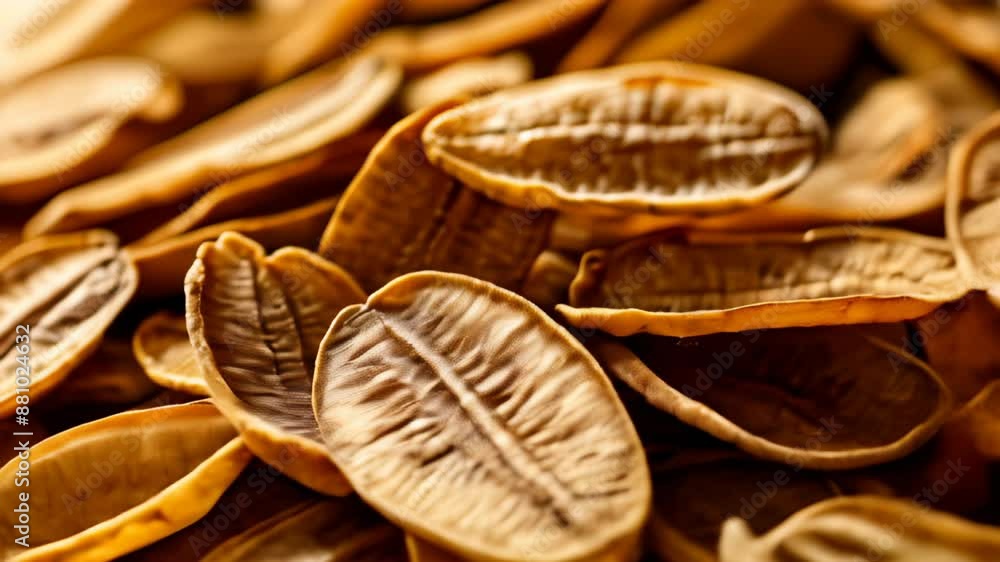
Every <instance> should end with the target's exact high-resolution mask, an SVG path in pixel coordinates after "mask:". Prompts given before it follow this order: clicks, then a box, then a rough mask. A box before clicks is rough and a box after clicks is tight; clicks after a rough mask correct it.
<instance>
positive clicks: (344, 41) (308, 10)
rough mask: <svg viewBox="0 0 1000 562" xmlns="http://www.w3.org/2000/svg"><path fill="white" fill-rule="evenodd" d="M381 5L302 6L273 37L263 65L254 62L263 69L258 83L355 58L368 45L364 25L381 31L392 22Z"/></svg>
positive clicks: (355, 1)
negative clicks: (336, 59)
mask: <svg viewBox="0 0 1000 562" xmlns="http://www.w3.org/2000/svg"><path fill="white" fill-rule="evenodd" d="M384 4H385V2H384V0H352V1H350V2H322V3H319V4H309V3H307V4H305V5H303V6H302V7H301V8H300V9H298V10H296V11H295V13H294V15H293V16H292V17H293V19H292V21H290V22H289V24H288V27H287V30H286V32H285V33H283V34H281V35H280V36H279V37H277V40H276V41H275V43H274V44H273V45H271V47H270V48H269V49H268V51H267V52H266V55H265V58H264V59H263V61H260V60H258V61H257V65H258V66H263V68H260V69H259V72H260V78H261V80H262V81H263V82H264V83H266V84H277V83H278V82H281V81H282V80H285V79H286V78H288V77H290V76H294V75H295V74H297V73H298V72H299V71H301V70H303V69H306V68H309V67H310V66H313V65H315V64H316V63H319V62H322V61H325V60H330V59H331V58H333V57H334V56H337V55H339V56H341V57H342V58H348V56H349V55H352V56H353V55H357V54H358V53H359V49H361V48H362V47H364V46H365V45H366V44H368V43H369V42H371V41H372V38H371V37H370V35H371V33H372V32H371V31H368V30H367V29H368V27H366V24H369V23H372V24H375V25H377V27H376V29H377V30H378V31H382V28H384V27H385V25H386V23H388V22H384V21H383V20H384V19H385V18H388V19H389V21H390V22H391V21H392V19H393V15H394V14H393V13H392V11H390V10H389V9H388V6H385V5H384ZM399 4H402V2H400V3H399ZM399 4H397V6H398V5H399ZM379 18H382V20H380V19H379ZM362 28H364V29H365V31H362ZM379 35H381V33H380V34H379ZM360 52H363V51H360ZM261 63H263V64H261ZM353 93H355V94H359V93H363V92H362V91H360V90H357V91H355V92H353Z"/></svg>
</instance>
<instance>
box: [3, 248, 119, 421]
mask: <svg viewBox="0 0 1000 562" xmlns="http://www.w3.org/2000/svg"><path fill="white" fill-rule="evenodd" d="M137 284H138V279H137V274H136V270H135V267H134V266H133V265H132V263H131V262H130V261H128V260H127V259H126V258H125V257H124V256H123V255H122V254H121V253H120V252H119V251H118V245H117V240H116V239H115V237H114V235H112V234H111V233H109V232H105V231H100V230H93V231H87V232H79V233H73V234H66V235H61V236H51V237H46V238H40V239H37V240H32V241H30V242H26V243H24V244H21V245H20V246H18V247H16V248H14V249H13V250H11V251H10V252H8V253H7V254H5V255H4V256H3V257H2V258H0V311H2V312H0V334H5V336H4V337H5V338H6V339H5V340H4V346H5V347H4V348H3V355H2V356H0V369H2V370H0V372H2V373H3V375H2V376H3V380H4V384H3V389H2V390H0V417H6V416H9V415H11V414H12V413H13V412H14V408H15V407H16V404H15V397H16V386H29V384H30V386H31V395H32V399H33V400H37V399H38V398H40V397H41V395H42V394H43V393H45V392H47V391H49V390H50V389H51V388H52V387H54V386H55V385H56V384H57V383H59V382H60V381H61V380H63V379H64V378H65V377H66V375H68V374H69V372H70V371H71V370H72V369H73V368H74V367H76V366H77V365H79V364H80V363H81V362H82V361H83V360H84V359H86V358H87V357H88V356H89V355H90V354H91V353H93V351H94V350H95V349H96V348H97V345H98V343H100V341H101V336H102V335H103V334H104V331H105V330H106V329H107V327H108V325H110V324H111V321H112V320H114V319H115V317H116V316H117V315H118V313H119V312H120V311H121V310H122V308H124V307H125V305H126V303H128V301H129V299H130V298H131V297H132V294H133V293H134V292H135V288H136V285H137ZM22 326H23V327H22ZM20 378H26V379H27V381H30V382H26V383H25V384H20V383H18V382H17V381H18V380H19V379H20ZM22 382H24V381H22Z"/></svg>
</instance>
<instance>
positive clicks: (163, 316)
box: [132, 312, 210, 396]
mask: <svg viewBox="0 0 1000 562" xmlns="http://www.w3.org/2000/svg"><path fill="white" fill-rule="evenodd" d="M132 349H133V353H134V354H135V358H136V360H138V361H139V364H140V365H142V368H143V369H144V370H145V372H146V374H147V375H148V376H149V378H150V379H152V380H153V381H155V382H156V384H158V385H160V386H163V387H166V388H170V389H173V390H179V391H181V392H186V393H188V394H194V395H195V396H209V395H210V393H209V391H208V384H207V383H206V382H205V377H204V376H203V375H202V374H201V366H200V365H198V358H197V357H196V356H195V353H194V347H192V346H191V339H190V338H189V337H188V332H187V323H186V321H185V320H184V317H183V316H176V315H173V314H171V313H169V312H158V313H156V314H154V315H152V316H150V317H149V318H147V319H146V320H145V321H144V322H143V323H142V324H141V325H140V326H139V329H138V330H136V332H135V337H133V338H132Z"/></svg>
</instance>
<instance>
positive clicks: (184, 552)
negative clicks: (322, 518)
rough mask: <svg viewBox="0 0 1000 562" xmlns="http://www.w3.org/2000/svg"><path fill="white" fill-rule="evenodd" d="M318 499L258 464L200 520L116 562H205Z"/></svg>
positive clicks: (245, 473) (228, 490) (265, 466)
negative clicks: (284, 514) (221, 549)
mask: <svg viewBox="0 0 1000 562" xmlns="http://www.w3.org/2000/svg"><path fill="white" fill-rule="evenodd" d="M319 499H322V497H320V496H319V495H318V494H316V492H314V491H312V490H310V489H308V488H306V487H304V486H302V485H300V484H299V483H298V482H295V481H294V480H291V479H289V478H285V477H284V476H282V475H281V473H280V472H278V471H277V470H276V469H274V468H273V467H270V466H268V465H266V464H264V463H263V462H261V461H260V459H254V460H252V461H250V464H248V465H247V467H246V468H244V469H243V472H241V473H240V475H239V476H238V477H237V478H236V480H234V481H233V483H232V484H230V485H229V488H227V489H226V491H225V492H224V493H223V494H222V495H221V496H219V499H218V500H217V501H216V502H215V506H214V507H212V509H211V510H209V511H208V512H206V513H205V514H204V515H203V516H202V517H201V519H199V520H198V521H196V522H194V523H192V524H191V525H188V526H187V527H185V528H184V529H181V530H179V531H178V532H176V533H174V534H172V535H170V536H168V537H165V538H163V539H161V540H159V541H157V542H155V543H153V544H150V545H149V546H146V547H143V548H142V549H140V550H137V551H135V552H132V553H131V554H128V555H126V556H123V557H121V558H119V559H118V561H117V562H164V561H166V560H169V561H170V562H202V561H203V560H204V558H205V557H206V556H209V555H210V554H211V553H212V552H213V551H215V550H217V549H218V548H219V547H220V546H221V545H222V544H223V543H225V542H226V541H227V540H229V539H231V538H233V537H235V536H238V535H240V534H242V533H244V532H246V531H248V530H250V528H252V527H254V526H255V525H257V524H258V523H261V522H263V521H266V520H270V519H272V518H274V517H275V514H277V513H281V512H283V511H285V510H288V509H292V508H293V507H295V506H298V505H301V504H303V503H305V502H309V501H314V500H319ZM275 562H277V561H275ZM282 562H284V561H282ZM324 562H329V561H324Z"/></svg>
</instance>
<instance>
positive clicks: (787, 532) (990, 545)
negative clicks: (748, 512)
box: [719, 496, 1000, 562]
mask: <svg viewBox="0 0 1000 562" xmlns="http://www.w3.org/2000/svg"><path fill="white" fill-rule="evenodd" d="M997 552H1000V530H997V528H996V527H989V526H986V525H979V524H976V523H972V522H970V521H966V520H964V519H961V518H959V517H955V516H954V515H948V514H946V513H942V512H938V511H934V510H932V509H931V504H930V503H929V502H925V503H917V502H910V501H903V500H895V499H886V498H882V497H872V496H854V497H844V498H834V499H830V500H826V501H823V502H820V503H817V504H815V505H813V506H811V507H808V508H806V509H803V510H802V511H800V512H798V513H796V514H795V515H793V516H792V517H790V518H789V519H788V520H786V521H785V522H784V523H782V524H781V525H779V526H778V527H777V528H775V529H774V530H772V531H771V532H769V533H767V534H764V535H761V536H754V535H753V533H752V532H751V531H750V529H749V528H748V526H747V524H746V523H745V522H743V521H741V520H739V519H730V520H729V521H727V522H726V524H725V526H724V527H723V530H722V539H721V541H720V543H719V562H745V561H746V560H754V561H756V562H785V561H790V560H831V561H832V560H837V561H840V560H928V561H931V560H933V561H942V562H944V561H958V560H961V561H962V562H993V561H994V560H996V556H997Z"/></svg>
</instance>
